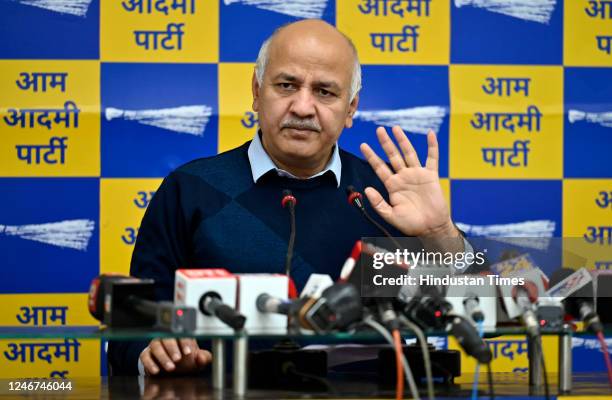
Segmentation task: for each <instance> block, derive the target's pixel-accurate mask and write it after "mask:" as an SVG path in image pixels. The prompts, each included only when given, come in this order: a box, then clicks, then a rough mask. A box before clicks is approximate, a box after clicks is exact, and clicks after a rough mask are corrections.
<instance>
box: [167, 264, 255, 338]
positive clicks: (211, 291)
mask: <svg viewBox="0 0 612 400" xmlns="http://www.w3.org/2000/svg"><path fill="white" fill-rule="evenodd" d="M237 290H238V282H237V280H236V276H235V275H232V274H231V273H230V272H229V271H227V270H225V269H222V268H202V269H191V268H188V269H177V270H176V272H175V279H174V302H175V303H176V304H181V305H187V306H192V307H195V308H196V309H197V310H199V311H200V312H198V313H197V327H198V330H199V331H202V332H204V333H214V334H232V333H234V329H232V328H234V327H239V326H240V324H241V318H240V316H238V315H236V308H237V305H238V302H237ZM234 306H236V308H234ZM242 324H243V325H244V323H242Z"/></svg>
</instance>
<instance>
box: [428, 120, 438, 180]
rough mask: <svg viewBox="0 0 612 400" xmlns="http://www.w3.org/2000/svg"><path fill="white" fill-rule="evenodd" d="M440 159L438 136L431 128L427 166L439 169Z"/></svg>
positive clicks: (435, 169)
mask: <svg viewBox="0 0 612 400" xmlns="http://www.w3.org/2000/svg"><path fill="white" fill-rule="evenodd" d="M439 160H440V150H439V147H438V138H437V137H436V134H435V133H434V132H433V131H432V130H430V131H429V132H428V133H427V161H426V162H425V168H427V169H431V170H432V171H437V170H438V161H439Z"/></svg>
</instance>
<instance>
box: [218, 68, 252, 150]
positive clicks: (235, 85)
mask: <svg viewBox="0 0 612 400" xmlns="http://www.w3.org/2000/svg"><path fill="white" fill-rule="evenodd" d="M254 66H255V65H254V64H250V63H249V64H238V63H220V64H219V153H221V152H224V151H226V150H230V149H233V148H235V147H238V146H240V145H241V144H243V143H244V142H246V141H249V140H251V139H253V137H254V136H255V133H256V132H257V129H258V126H259V125H258V123H257V113H255V112H254V111H253V109H252V108H251V107H252V104H253V95H252V93H251V79H252V76H253V70H254Z"/></svg>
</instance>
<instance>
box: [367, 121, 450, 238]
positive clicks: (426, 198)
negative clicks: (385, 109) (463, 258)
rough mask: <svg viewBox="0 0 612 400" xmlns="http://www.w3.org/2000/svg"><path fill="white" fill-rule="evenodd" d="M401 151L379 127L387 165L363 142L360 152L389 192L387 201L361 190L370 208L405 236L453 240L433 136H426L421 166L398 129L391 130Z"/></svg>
mask: <svg viewBox="0 0 612 400" xmlns="http://www.w3.org/2000/svg"><path fill="white" fill-rule="evenodd" d="M392 131H393V136H394V137H395V140H396V141H397V143H398V144H399V146H400V149H401V151H400V150H399V149H398V148H397V147H396V146H395V144H394V143H393V141H392V140H391V138H390V137H389V135H388V134H387V131H386V129H385V128H383V127H379V128H378V129H376V136H377V137H378V141H379V142H380V144H381V146H382V148H383V150H384V151H385V153H386V154H387V157H388V159H389V163H390V164H391V167H392V168H393V171H392V170H391V169H390V168H389V166H388V165H387V164H386V163H385V162H384V161H383V160H382V159H381V158H380V157H379V156H378V155H377V154H376V153H375V152H374V151H373V150H372V148H371V147H370V146H368V145H367V144H366V143H362V144H361V147H360V148H361V152H362V153H363V155H364V156H365V158H366V159H367V161H368V163H369V164H370V166H371V167H372V168H373V169H374V171H375V172H376V175H378V177H379V178H380V180H381V181H382V182H383V184H384V185H385V188H386V189H387V192H388V193H389V202H387V201H385V199H384V198H383V197H382V195H381V194H380V193H379V192H378V191H377V190H376V189H374V188H372V187H368V188H366V189H365V194H366V196H367V197H368V200H369V201H370V204H371V205H372V207H373V208H374V209H375V210H376V212H378V214H379V215H380V216H381V217H382V218H383V219H384V220H385V221H387V222H388V223H389V224H391V225H393V226H394V227H395V228H397V229H398V230H399V231H401V232H402V233H404V234H405V235H407V236H418V237H421V238H444V237H446V238H449V237H457V236H458V235H459V231H458V230H457V228H455V226H454V224H453V222H452V220H451V218H450V212H449V210H448V206H447V204H446V201H445V199H444V195H443V193H442V188H441V186H440V177H439V176H438V160H439V150H438V141H437V139H436V135H435V134H434V133H433V132H432V131H429V133H428V134H427V147H428V149H427V161H426V162H425V167H423V166H422V165H421V163H420V161H419V157H418V156H417V153H416V151H415V150H414V147H413V146H412V144H411V143H410V141H409V140H408V138H407V137H406V135H405V134H404V131H403V130H402V129H401V128H400V127H399V126H394V127H393V128H392Z"/></svg>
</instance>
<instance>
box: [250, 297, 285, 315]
mask: <svg viewBox="0 0 612 400" xmlns="http://www.w3.org/2000/svg"><path fill="white" fill-rule="evenodd" d="M291 304H292V303H291V302H290V301H287V300H284V299H280V298H278V297H274V296H270V295H269V294H268V293H262V294H260V295H259V296H257V300H255V305H256V307H257V311H259V312H262V313H273V314H282V315H289V313H290V311H291Z"/></svg>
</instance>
